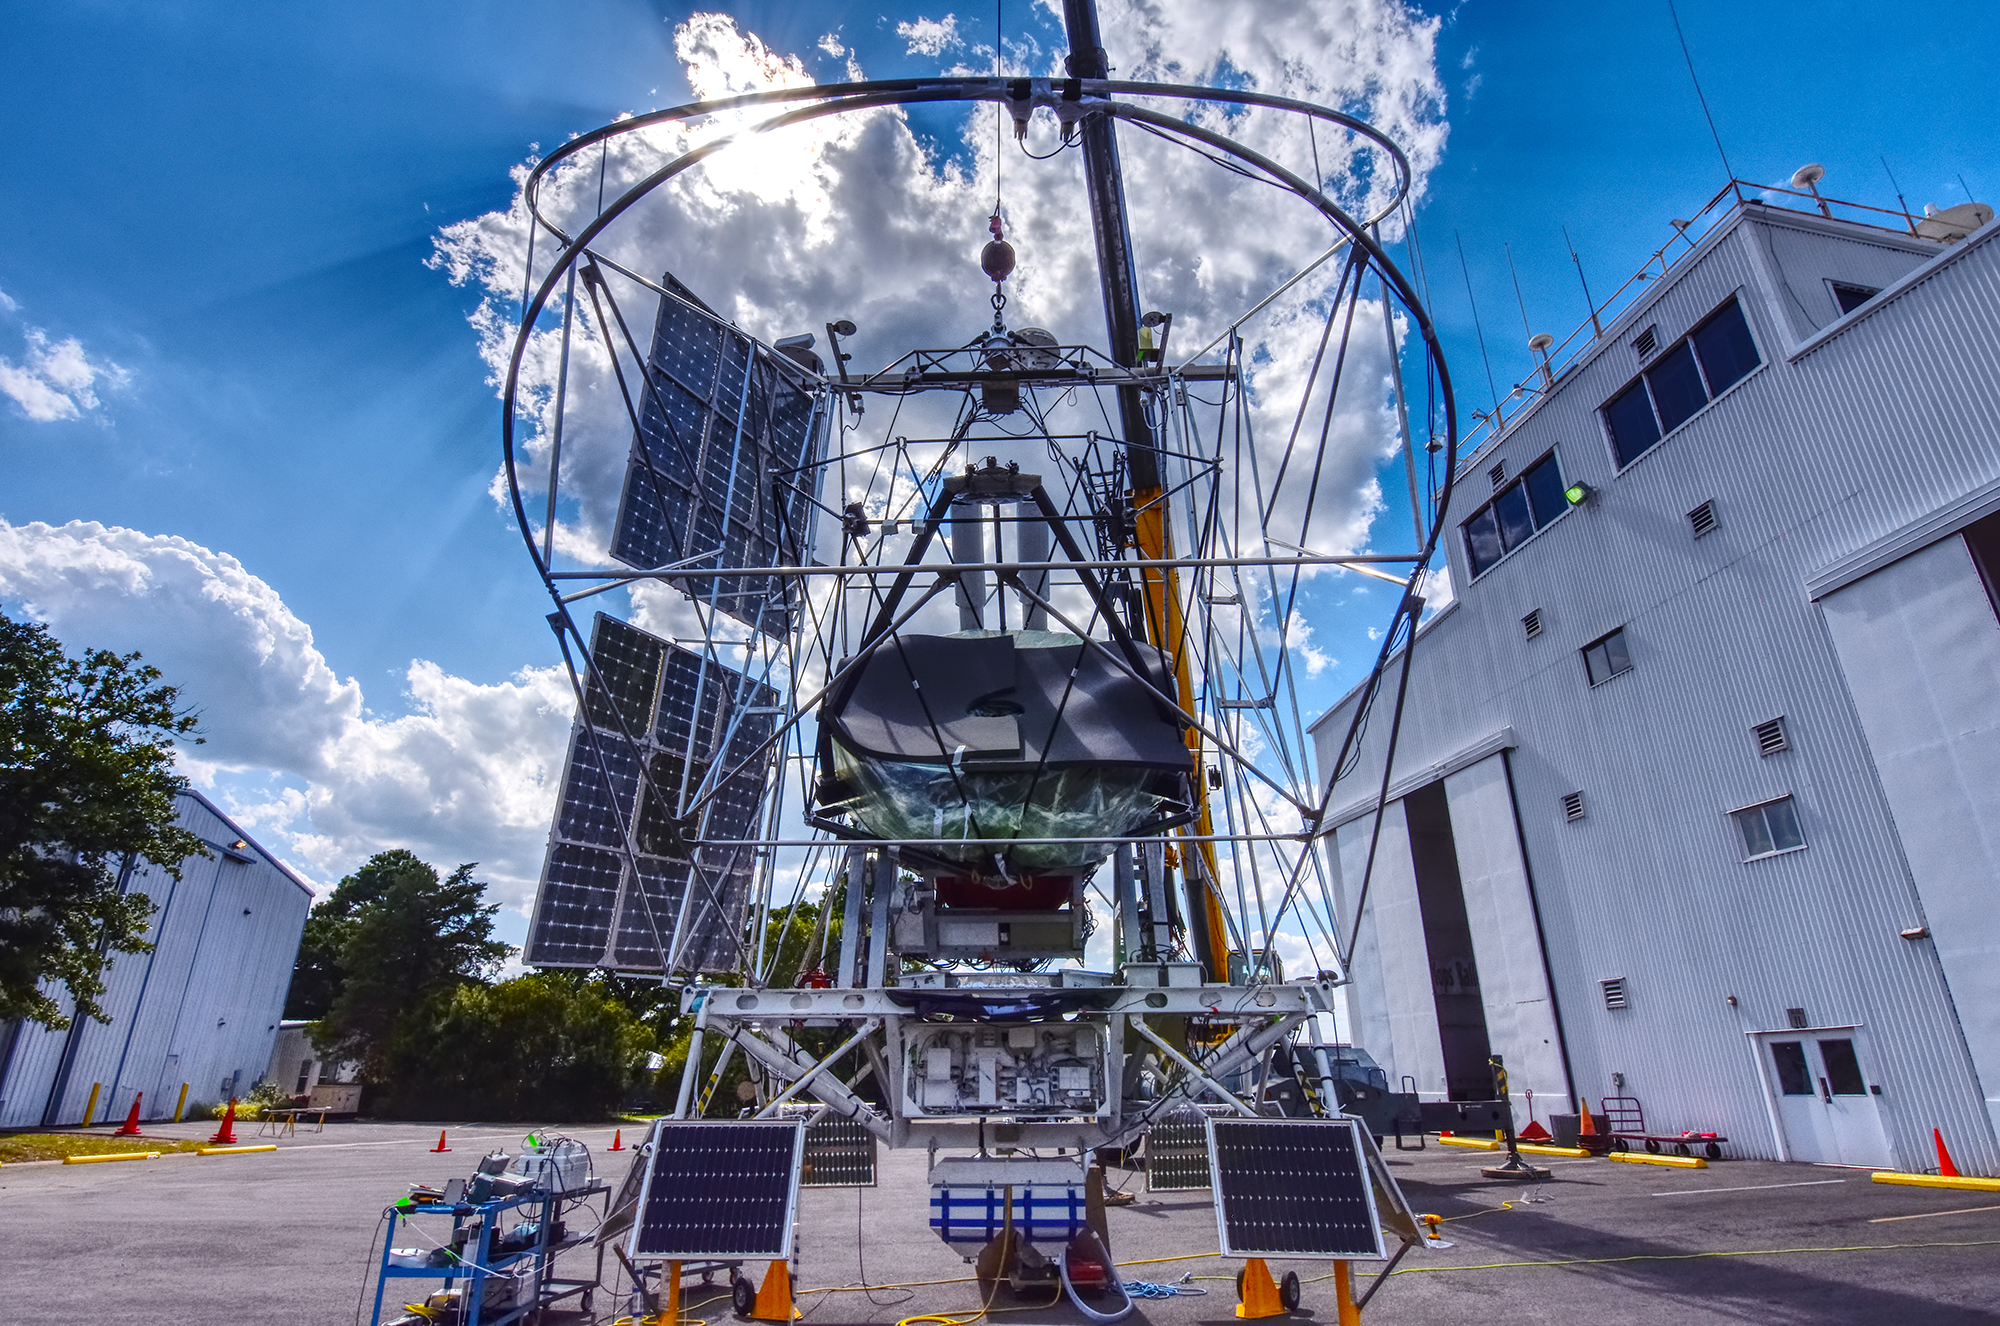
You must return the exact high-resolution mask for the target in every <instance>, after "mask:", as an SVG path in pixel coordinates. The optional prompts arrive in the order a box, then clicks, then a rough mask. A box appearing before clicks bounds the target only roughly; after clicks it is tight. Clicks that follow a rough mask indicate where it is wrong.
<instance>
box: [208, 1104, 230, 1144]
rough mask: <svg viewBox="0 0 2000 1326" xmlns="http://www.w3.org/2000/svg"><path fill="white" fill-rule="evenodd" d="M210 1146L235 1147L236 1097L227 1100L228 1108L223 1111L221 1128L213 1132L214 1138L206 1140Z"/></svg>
mask: <svg viewBox="0 0 2000 1326" xmlns="http://www.w3.org/2000/svg"><path fill="white" fill-rule="evenodd" d="M208 1144H209V1145H210V1146H235V1145H236V1097H234V1096H231V1097H230V1098H229V1108H228V1109H227V1110H225V1111H223V1115H222V1127H220V1128H218V1129H216V1130H215V1136H213V1137H211V1138H209V1139H208Z"/></svg>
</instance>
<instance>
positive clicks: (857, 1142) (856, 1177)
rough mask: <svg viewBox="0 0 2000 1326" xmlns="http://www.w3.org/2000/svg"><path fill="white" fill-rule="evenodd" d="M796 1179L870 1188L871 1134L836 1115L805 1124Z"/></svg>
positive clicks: (817, 1184)
mask: <svg viewBox="0 0 2000 1326" xmlns="http://www.w3.org/2000/svg"><path fill="white" fill-rule="evenodd" d="M799 1182H800V1183H801V1184H802V1185H804V1186H805V1187H808V1188H873V1187H874V1186H875V1134H873V1133H871V1132H869V1131H868V1129H867V1127H866V1126H865V1125H863V1124H860V1123H857V1122H856V1121H854V1120H853V1119H843V1118H840V1117H839V1116H838V1115H828V1116H827V1117H826V1118H824V1119H821V1120H820V1121H819V1122H817V1123H809V1124H807V1125H806V1143H805V1161H804V1163H803V1164H802V1165H801V1166H800V1178H799Z"/></svg>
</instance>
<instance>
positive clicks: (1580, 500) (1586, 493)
mask: <svg viewBox="0 0 2000 1326" xmlns="http://www.w3.org/2000/svg"><path fill="white" fill-rule="evenodd" d="M1595 496H1597V490H1596V489H1595V488H1592V487H1591V486H1590V485H1589V484H1587V483H1585V482H1584V481H1583V480H1581V479H1578V480H1577V481H1576V482H1575V483H1573V484H1571V485H1570V486H1569V487H1567V488H1565V489H1563V500H1564V501H1566V502H1568V503H1569V504H1570V505H1571V506H1582V505H1583V504H1584V503H1585V502H1588V501H1589V500H1590V499H1591V498H1593V497H1595Z"/></svg>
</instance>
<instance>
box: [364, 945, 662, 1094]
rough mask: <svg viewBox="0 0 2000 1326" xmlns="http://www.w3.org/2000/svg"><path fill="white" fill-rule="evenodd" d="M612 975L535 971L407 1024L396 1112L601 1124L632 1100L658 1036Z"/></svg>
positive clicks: (464, 994) (394, 1070)
mask: <svg viewBox="0 0 2000 1326" xmlns="http://www.w3.org/2000/svg"><path fill="white" fill-rule="evenodd" d="M611 981H612V978H609V977H607V976H604V975H599V974H584V973H579V972H533V973H530V974H529V975H526V976H519V977H516V978H514V979H513V980H511V981H501V982H500V983H498V984H496V985H463V986H460V987H459V988H458V989H456V990H454V991H453V992H452V993H451V994H450V995H449V996H448V997H445V998H443V999H440V1000H438V1001H436V1002H435V1003H434V1004H433V1005H432V1009H433V1016H431V1017H429V1018H426V1019H424V1020H423V1021H422V1023H421V1024H406V1026H405V1027H404V1029H403V1031H402V1032H401V1033H399V1034H398V1036H397V1038H396V1042H395V1044H394V1046H393V1047H392V1048H391V1050H390V1052H389V1055H388V1068H389V1072H388V1080H389V1081H388V1086H387V1089H386V1090H387V1097H388V1101H387V1104H388V1107H389V1109H391V1110H392V1111H394V1112H395V1113H398V1114H402V1115H409V1116H416V1117H433V1118H464V1117H468V1116H471V1117H477V1118H481V1119H540V1120H550V1119H554V1120H571V1119H602V1118H605V1117H606V1116H608V1115H609V1114H611V1113H612V1112H613V1111H614V1110H615V1109H616V1108H617V1107H618V1105H619V1103H620V1102H621V1100H622V1099H623V1097H624V1095H625V1092H626V1090H627V1088H628V1087H630V1086H631V1084H632V1082H633V1078H634V1070H635V1069H636V1068H637V1067H638V1066H639V1061H640V1059H641V1058H642V1057H643V1056H644V1055H645V1053H646V1051H647V1049H648V1047H649V1046H650V1045H651V1043H652V1035H651V1033H650V1032H648V1031H647V1029H646V1028H645V1027H644V1026H643V1025H641V1024H640V1023H639V1021H638V1020H637V1019H636V1018H634V1017H633V1016H632V1013H631V1011H630V1010H629V1009H628V1008H626V1006H625V1004H624V1001H623V1000H621V999H620V998H618V996H617V994H616V992H615V991H613V990H612V989H611Z"/></svg>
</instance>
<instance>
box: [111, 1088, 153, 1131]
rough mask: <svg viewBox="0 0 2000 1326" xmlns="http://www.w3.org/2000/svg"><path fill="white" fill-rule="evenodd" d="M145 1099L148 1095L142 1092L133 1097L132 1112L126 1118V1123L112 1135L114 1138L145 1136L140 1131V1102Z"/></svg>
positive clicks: (119, 1126) (120, 1125)
mask: <svg viewBox="0 0 2000 1326" xmlns="http://www.w3.org/2000/svg"><path fill="white" fill-rule="evenodd" d="M145 1098H146V1093H145V1092H143V1091H142V1092H140V1093H139V1094H138V1095H136V1096H134V1097H132V1112H131V1113H130V1114H128V1115H126V1116H125V1122H124V1123H121V1124H119V1125H118V1131H117V1132H115V1133H113V1134H111V1135H112V1136H113V1137H140V1136H143V1134H142V1133H140V1131H139V1102H140V1101H142V1100H144V1099H145Z"/></svg>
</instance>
